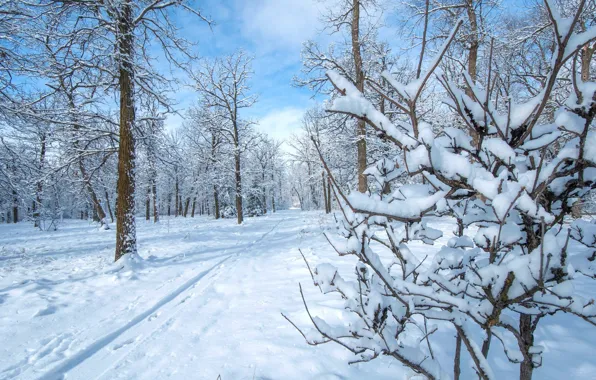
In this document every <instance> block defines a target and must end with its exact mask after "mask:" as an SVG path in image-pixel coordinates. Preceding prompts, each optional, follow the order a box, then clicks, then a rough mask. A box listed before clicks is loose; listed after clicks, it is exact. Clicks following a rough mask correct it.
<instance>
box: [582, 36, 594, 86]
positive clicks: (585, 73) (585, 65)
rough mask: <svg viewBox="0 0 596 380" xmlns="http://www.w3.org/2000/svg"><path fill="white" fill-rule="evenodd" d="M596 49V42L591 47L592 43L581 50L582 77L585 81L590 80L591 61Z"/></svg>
mask: <svg viewBox="0 0 596 380" xmlns="http://www.w3.org/2000/svg"><path fill="white" fill-rule="evenodd" d="M595 50H596V44H594V45H592V46H591V47H590V44H587V45H586V46H584V47H583V48H582V50H581V65H582V67H581V78H582V81H584V82H589V81H590V63H591V62H592V57H593V56H594V51H595Z"/></svg>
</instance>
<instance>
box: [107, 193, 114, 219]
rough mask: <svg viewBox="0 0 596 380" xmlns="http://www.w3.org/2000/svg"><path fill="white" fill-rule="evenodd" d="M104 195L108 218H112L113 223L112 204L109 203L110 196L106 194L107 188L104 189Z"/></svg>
mask: <svg viewBox="0 0 596 380" xmlns="http://www.w3.org/2000/svg"><path fill="white" fill-rule="evenodd" d="M105 196H106V206H107V207H108V213H109V214H110V219H111V220H112V223H114V213H113V212H112V206H111V205H110V196H109V194H108V190H105Z"/></svg>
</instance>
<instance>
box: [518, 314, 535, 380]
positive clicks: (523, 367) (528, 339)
mask: <svg viewBox="0 0 596 380" xmlns="http://www.w3.org/2000/svg"><path fill="white" fill-rule="evenodd" d="M519 334H520V336H521V338H522V342H520V345H521V346H522V347H520V348H521V351H522V354H523V355H524V361H523V362H521V364H520V365H519V379H520V380H531V379H532V373H533V372H534V364H533V363H532V355H531V354H530V353H529V352H528V351H529V349H530V347H532V346H533V345H534V329H533V327H532V316H531V315H529V314H521V315H520V318H519Z"/></svg>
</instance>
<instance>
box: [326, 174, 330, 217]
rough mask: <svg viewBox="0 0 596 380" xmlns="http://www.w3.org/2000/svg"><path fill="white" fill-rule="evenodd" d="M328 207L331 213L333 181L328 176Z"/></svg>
mask: <svg viewBox="0 0 596 380" xmlns="http://www.w3.org/2000/svg"><path fill="white" fill-rule="evenodd" d="M327 202H328V204H327V208H328V209H329V213H331V181H330V180H329V178H327Z"/></svg>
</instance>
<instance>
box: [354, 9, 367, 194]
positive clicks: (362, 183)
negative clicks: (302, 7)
mask: <svg viewBox="0 0 596 380" xmlns="http://www.w3.org/2000/svg"><path fill="white" fill-rule="evenodd" d="M352 54H353V55H354V69H355V71H356V88H357V89H358V90H359V91H360V92H362V93H364V71H363V69H362V55H361V53H360V0H352ZM356 137H357V142H356V146H357V149H358V191H359V192H361V193H365V192H366V190H367V183H366V176H365V175H364V171H365V170H366V123H365V122H364V120H358V126H357V128H356Z"/></svg>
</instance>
